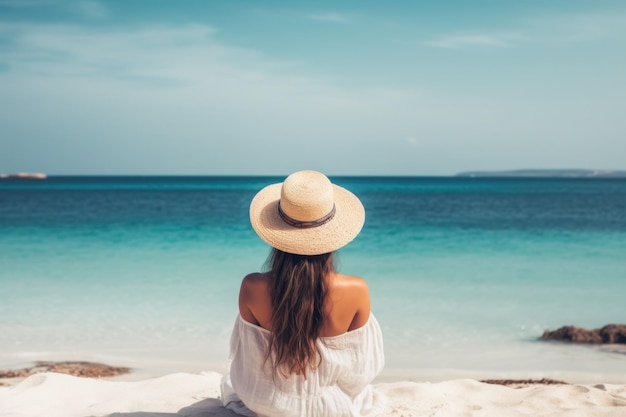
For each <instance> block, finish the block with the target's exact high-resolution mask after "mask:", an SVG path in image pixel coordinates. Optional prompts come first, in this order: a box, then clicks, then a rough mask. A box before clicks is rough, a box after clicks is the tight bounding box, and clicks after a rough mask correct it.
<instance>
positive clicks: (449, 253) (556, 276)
mask: <svg viewBox="0 0 626 417" xmlns="http://www.w3.org/2000/svg"><path fill="white" fill-rule="evenodd" d="M281 180H282V178H272V177H50V178H48V179H47V180H45V181H0V365H1V366H4V367H12V366H19V365H20V364H23V363H25V362H29V361H32V360H38V359H50V358H52V359H77V358H78V359H89V360H102V361H108V362H112V363H120V364H130V365H131V366H135V367H139V368H144V369H145V370H146V371H147V372H154V373H159V372H166V371H167V372H169V371H175V370H195V371H200V370H218V371H224V370H225V369H226V368H227V359H228V358H227V357H228V338H229V336H230V330H231V327H232V324H233V321H234V318H235V315H236V313H237V294H238V288H239V283H240V281H241V278H242V277H243V276H244V275H246V274H247V273H249V272H252V271H258V270H260V269H261V268H262V266H263V263H264V261H265V258H266V256H267V255H268V253H269V248H268V246H267V245H266V244H265V243H264V242H262V241H261V240H260V239H259V238H258V237H257V236H256V235H255V234H254V232H253V231H252V229H251V227H250V225H249V221H248V204H249V202H250V200H251V199H252V197H253V196H254V194H255V193H256V192H257V191H258V190H259V189H260V188H262V187H263V186H265V185H267V184H270V183H273V182H279V181H281ZM333 181H334V182H336V183H337V184H339V185H342V186H345V187H346V188H348V189H350V190H351V191H353V192H354V193H355V194H357V195H358V196H359V197H360V198H361V200H362V201H363V204H364V206H365V208H366V213H367V214H366V216H367V218H366V223H365V227H364V229H363V231H362V233H361V234H360V235H359V236H358V237H357V239H356V240H355V241H354V242H352V243H351V244H350V245H349V246H347V247H346V248H344V249H342V250H340V251H339V256H338V260H339V262H338V266H339V270H340V271H342V272H344V273H348V274H355V275H360V276H362V277H363V278H365V279H366V280H367V281H368V283H369V285H370V291H371V295H372V310H373V312H374V314H375V315H376V316H377V318H378V320H379V322H380V323H381V326H382V328H383V333H384V337H385V350H386V358H387V366H386V368H385V371H384V375H386V378H388V379H394V378H410V379H438V378H439V379H443V378H447V377H458V376H472V377H474V376H480V377H482V376H484V377H491V376H493V377H496V376H553V377H554V376H559V375H562V376H564V377H566V378H570V379H572V378H573V379H576V378H579V379H581V380H585V381H589V380H593V379H594V378H596V379H602V380H603V381H605V382H606V381H607V379H608V380H621V381H622V382H624V381H623V380H624V378H626V354H625V352H624V351H620V350H619V349H613V348H606V347H604V348H600V347H590V346H577V345H566V344H559V343H548V342H541V341H538V340H537V339H538V337H539V336H541V334H542V333H543V331H544V330H545V329H548V328H549V329H555V328H558V327H560V326H562V325H569V324H573V325H578V326H583V327H589V328H595V327H601V326H603V325H605V324H609V323H626V180H620V179H606V180H604V179H486V178H481V179H476V178H392V177H371V178H370V177H337V178H333Z"/></svg>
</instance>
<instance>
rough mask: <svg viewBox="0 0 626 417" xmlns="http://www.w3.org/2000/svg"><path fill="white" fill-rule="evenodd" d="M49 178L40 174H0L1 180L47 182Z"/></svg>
mask: <svg viewBox="0 0 626 417" xmlns="http://www.w3.org/2000/svg"><path fill="white" fill-rule="evenodd" d="M47 177H48V176H47V175H46V174H42V173H40V172H18V173H17V174H0V180H11V179H19V180H45V179H46V178H47Z"/></svg>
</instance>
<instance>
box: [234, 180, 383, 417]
mask: <svg viewBox="0 0 626 417" xmlns="http://www.w3.org/2000/svg"><path fill="white" fill-rule="evenodd" d="M250 221H251V223H252V227H253V228H254V230H255V232H256V233H257V234H258V235H259V236H260V237H261V238H262V239H263V240H265V241H266V242H267V243H269V244H270V245H271V246H272V248H273V249H272V253H271V255H270V257H269V259H268V263H267V266H268V268H269V270H268V271H267V272H264V273H253V274H249V275H248V276H246V277H245V278H244V279H243V282H242V284H241V289H240V293H239V316H238V317H237V320H236V322H235V327H234V329H233V334H232V337H231V346H230V350H231V352H230V356H231V367H230V374H229V375H227V376H226V377H225V378H224V380H223V383H222V401H223V402H224V405H225V406H226V407H227V408H230V409H232V410H233V411H235V412H236V413H238V414H242V415H246V416H254V415H258V416H271V417H279V416H290V417H293V416H374V415H377V414H378V413H379V412H380V411H381V409H382V407H383V406H384V402H385V399H384V397H383V396H382V394H380V393H378V392H377V391H375V390H374V389H373V387H372V386H371V385H369V384H370V382H371V381H372V379H373V378H374V377H375V376H376V375H377V374H378V373H379V372H380V371H381V370H382V368H383V365H384V355H383V345H382V335H381V331H380V327H379V325H378V323H377V321H376V319H375V318H374V316H373V315H371V313H370V297H369V290H368V287H367V284H366V283H365V281H363V280H362V279H361V278H359V277H354V276H348V275H343V274H340V273H338V272H336V271H335V267H334V264H333V252H334V251H336V250H337V249H339V248H341V247H343V246H345V245H346V244H348V243H349V242H350V241H352V239H354V238H355V237H356V235H357V234H358V233H359V232H360V230H361V228H362V227H363V223H364V221H365V211H364V209H363V205H362V204H361V202H360V201H359V199H358V198H357V197H356V196H355V195H354V194H352V193H351V192H350V191H348V190H346V189H344V188H341V187H339V186H337V185H334V184H331V182H330V181H329V180H328V178H326V177H325V176H324V175H323V174H321V173H319V172H315V171H300V172H296V173H294V174H292V175H290V176H289V177H287V179H285V181H284V182H283V183H282V184H273V185H270V186H267V187H265V188H264V189H263V190H261V191H260V192H259V193H258V194H257V195H256V196H255V197H254V199H253V200H252V203H251V205H250Z"/></svg>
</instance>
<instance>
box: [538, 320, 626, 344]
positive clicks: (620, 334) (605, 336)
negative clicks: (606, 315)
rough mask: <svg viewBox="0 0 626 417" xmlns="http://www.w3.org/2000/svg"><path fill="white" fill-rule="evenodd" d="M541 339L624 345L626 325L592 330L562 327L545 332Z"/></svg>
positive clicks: (607, 326)
mask: <svg viewBox="0 0 626 417" xmlns="http://www.w3.org/2000/svg"><path fill="white" fill-rule="evenodd" d="M541 338H542V339H543V340H560V341H563V342H574V343H598V344H600V343H602V344H622V343H623V344H626V324H609V325H606V326H604V327H602V328H601V329H593V330H587V329H583V328H582V327H576V326H564V327H561V328H560V329H557V330H554V331H550V330H546V331H545V332H543V336H541Z"/></svg>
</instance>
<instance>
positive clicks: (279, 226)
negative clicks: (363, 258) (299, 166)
mask: <svg viewBox="0 0 626 417" xmlns="http://www.w3.org/2000/svg"><path fill="white" fill-rule="evenodd" d="M332 186H333V193H334V200H335V210H336V211H335V215H334V216H333V218H332V219H331V220H330V221H329V222H327V223H325V224H323V225H321V226H316V227H311V228H298V227H293V226H290V225H288V224H287V223H285V222H284V221H283V219H282V218H281V217H280V214H279V213H278V202H279V201H280V192H281V187H282V183H279V184H272V185H268V186H267V187H265V188H263V189H262V190H261V191H259V192H258V193H257V195H256V196H255V197H254V198H253V199H252V202H251V203H250V223H251V224H252V228H253V229H254V231H255V232H256V234H257V235H259V237H260V238H261V239H263V240H264V241H265V242H267V243H268V244H269V245H270V246H272V247H274V248H276V249H279V250H281V251H283V252H287V253H293V254H298V255H321V254H323V253H329V252H333V251H335V250H337V249H339V248H341V247H343V246H345V245H347V244H348V243H350V242H351V241H352V240H353V239H354V238H355V237H356V236H357V235H358V234H359V232H360V231H361V229H362V228H363V224H364V223H365V209H364V208H363V204H361V201H360V200H359V198H358V197H357V196H355V195H354V194H352V193H351V192H350V191H348V190H346V189H345V188H343V187H340V186H338V185H335V184H333V185H332Z"/></svg>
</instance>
